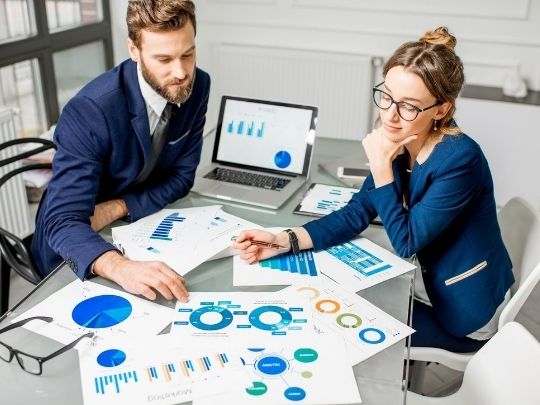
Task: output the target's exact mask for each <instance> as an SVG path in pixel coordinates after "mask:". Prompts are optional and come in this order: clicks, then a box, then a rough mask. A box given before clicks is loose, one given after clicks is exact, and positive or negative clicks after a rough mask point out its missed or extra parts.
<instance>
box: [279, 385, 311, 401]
mask: <svg viewBox="0 0 540 405" xmlns="http://www.w3.org/2000/svg"><path fill="white" fill-rule="evenodd" d="M284 395H285V398H287V399H288V400H290V401H301V400H303V399H304V398H305V397H306V391H304V390H303V389H302V388H300V387H289V388H287V389H286V390H285V392H284Z"/></svg>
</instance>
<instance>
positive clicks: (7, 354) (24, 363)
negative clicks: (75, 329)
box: [0, 316, 94, 375]
mask: <svg viewBox="0 0 540 405" xmlns="http://www.w3.org/2000/svg"><path fill="white" fill-rule="evenodd" d="M33 320H40V321H44V322H52V321H53V318H51V317H49V316H34V317H32V318H28V319H23V320H21V321H18V322H15V323H12V324H11V325H9V326H6V327H5V328H2V329H0V334H2V333H4V332H7V331H9V330H12V329H15V328H18V327H20V326H23V325H24V324H26V323H28V322H30V321H33ZM93 336H94V332H88V333H85V334H84V335H82V336H80V337H78V338H77V339H75V340H74V341H73V342H71V343H69V344H67V345H65V346H64V347H62V348H60V349H58V350H57V351H55V352H54V353H51V354H49V355H48V356H45V357H40V356H34V355H32V354H28V353H25V352H21V351H20V350H17V349H14V348H13V347H11V346H9V345H7V344H5V343H3V342H0V358H1V359H2V360H4V361H6V362H8V363H9V362H11V360H13V357H15V358H16V359H17V363H19V366H21V368H22V369H23V370H24V371H26V372H27V373H30V374H34V375H41V373H42V372H43V363H45V362H46V361H49V360H50V359H53V358H55V357H56V356H59V355H61V354H62V353H64V352H67V351H68V350H69V349H71V348H72V347H74V346H75V345H76V344H77V343H79V342H80V341H81V340H82V339H84V338H91V337H93Z"/></svg>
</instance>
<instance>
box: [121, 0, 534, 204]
mask: <svg viewBox="0 0 540 405" xmlns="http://www.w3.org/2000/svg"><path fill="white" fill-rule="evenodd" d="M195 3H196V5H197V15H198V33H197V52H198V65H199V66H200V67H202V68H203V69H205V70H206V71H208V72H209V73H210V74H211V75H213V76H214V82H213V92H216V91H217V90H216V89H219V88H220V86H219V83H218V82H216V80H217V79H218V76H219V75H217V73H218V70H219V69H218V66H217V59H216V57H215V49H216V47H218V46H219V44H223V43H226V44H236V45H248V46H257V47H260V46H265V47H281V48H292V49H307V50H311V51H321V52H338V53H349V54H357V55H371V56H382V57H387V56H389V55H390V54H391V53H392V52H393V51H394V50H395V48H396V47H397V46H399V45H400V44H401V43H403V42H405V41H409V40H415V39H417V38H419V37H420V36H421V35H422V34H423V33H424V32H425V31H427V30H430V29H433V28H435V27H437V26H439V25H446V26H448V27H449V28H450V30H451V31H452V32H453V33H454V34H455V35H456V37H457V39H458V46H457V48H456V51H457V52H458V54H459V55H460V56H461V58H462V60H463V62H464V65H465V73H466V81H467V83H468V84H477V85H485V86H496V87H502V84H503V82H504V79H505V77H506V75H507V74H508V73H509V72H511V71H512V70H515V69H518V70H519V72H520V73H521V74H522V75H523V77H524V78H525V80H526V82H527V84H528V87H529V88H530V89H535V90H540V0H513V1H504V0H474V1H471V0H454V1H452V2H450V1H448V0H430V1H426V0H408V1H402V0H401V1H398V0H386V1H385V2H374V1H372V0H195ZM126 6H127V0H114V1H112V2H111V12H112V18H113V42H114V54H115V60H116V61H117V62H119V61H121V60H123V59H125V58H126V57H127V56H128V54H127V50H126V37H127V30H126V28H125V12H126ZM261 79H262V80H267V81H268V82H269V85H271V83H272V77H265V78H261ZM324 80H332V77H325V78H324ZM315 85H316V83H315ZM369 86H370V83H366V87H367V88H369ZM362 90H363V89H362ZM217 96H219V95H216V94H214V95H213V97H212V98H211V104H212V105H210V106H209V114H208V121H209V122H210V123H213V122H214V121H215V116H216V113H217V105H214V104H216V100H217ZM490 103H491V102H488V101H478V100H475V101H474V102H467V101H465V103H463V104H462V103H461V102H460V108H462V109H463V110H464V111H463V113H462V114H459V113H458V117H460V118H461V121H460V125H461V126H462V127H463V128H464V130H465V131H466V132H468V133H469V134H470V135H471V136H472V137H473V138H475V139H477V140H478V142H479V143H480V144H481V146H482V147H483V149H484V150H485V151H486V155H487V157H488V160H489V161H490V165H491V167H492V170H493V173H494V178H495V186H496V190H497V203H498V204H504V202H506V200H507V199H508V198H509V197H510V196H511V195H514V194H520V195H522V196H524V197H526V198H527V199H529V200H530V201H531V202H532V203H533V204H535V205H536V206H539V207H540V186H538V184H539V182H538V176H539V174H540V170H538V169H536V168H535V167H534V165H532V162H534V161H535V159H537V157H536V155H537V154H538V151H540V134H539V133H538V130H537V126H536V125H534V124H535V120H536V117H538V111H539V109H540V107H527V106H523V105H518V104H512V105H510V104H509V105H508V109H509V111H511V114H510V115H507V116H504V115H503V113H504V112H505V111H506V108H507V107H506V106H507V104H505V103H501V106H495V107H494V105H493V104H490ZM462 106H464V107H462ZM465 107H466V108H465ZM502 117H504V122H503V123H502V124H501V120H502V119H503V118H502ZM492 118H496V119H495V120H492ZM512 129H513V130H512ZM536 134H538V135H536ZM509 139H511V141H509ZM509 142H511V144H512V147H509ZM505 156H506V158H503V157H505ZM508 157H510V158H509V159H508ZM509 167H510V168H511V169H512V176H511V177H507V174H506V172H507V169H508V168H509Z"/></svg>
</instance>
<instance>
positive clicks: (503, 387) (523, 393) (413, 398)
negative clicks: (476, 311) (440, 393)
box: [407, 322, 540, 405]
mask: <svg viewBox="0 0 540 405" xmlns="http://www.w3.org/2000/svg"><path fill="white" fill-rule="evenodd" d="M538 376H540V343H539V342H538V341H537V340H536V339H535V338H534V336H532V335H531V334H530V333H529V332H528V331H527V329H525V328H524V327H523V326H522V325H521V324H519V323H517V322H509V323H507V324H506V325H504V326H503V327H502V328H501V329H500V330H499V331H498V332H497V334H496V335H495V336H494V337H492V338H491V340H490V341H489V342H487V343H486V344H485V345H484V347H482V348H481V349H480V350H478V352H476V353H475V354H474V355H473V356H472V358H471V360H470V361H469V363H468V364H467V367H466V368H465V374H464V376H463V384H462V385H461V387H460V388H459V390H458V391H457V392H456V393H454V394H452V395H449V396H446V397H424V396H421V395H418V394H416V393H414V392H410V391H409V392H407V404H408V405H503V404H504V405H508V404H519V405H537V404H538V402H539V398H540V384H539V383H538Z"/></svg>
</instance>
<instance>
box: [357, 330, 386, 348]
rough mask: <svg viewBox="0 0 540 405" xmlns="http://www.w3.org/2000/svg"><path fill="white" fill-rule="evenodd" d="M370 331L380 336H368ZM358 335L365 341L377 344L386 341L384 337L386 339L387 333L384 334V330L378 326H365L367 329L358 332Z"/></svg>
mask: <svg viewBox="0 0 540 405" xmlns="http://www.w3.org/2000/svg"><path fill="white" fill-rule="evenodd" d="M369 332H371V333H375V334H377V335H379V337H378V338H377V339H372V338H369V337H366V334H367V333H369ZM358 337H359V338H360V340H362V341H363V342H366V343H369V344H371V345H376V344H378V343H381V342H384V339H386V335H385V334H384V332H383V331H382V330H380V329H377V328H365V329H362V330H361V331H360V333H358Z"/></svg>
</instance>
